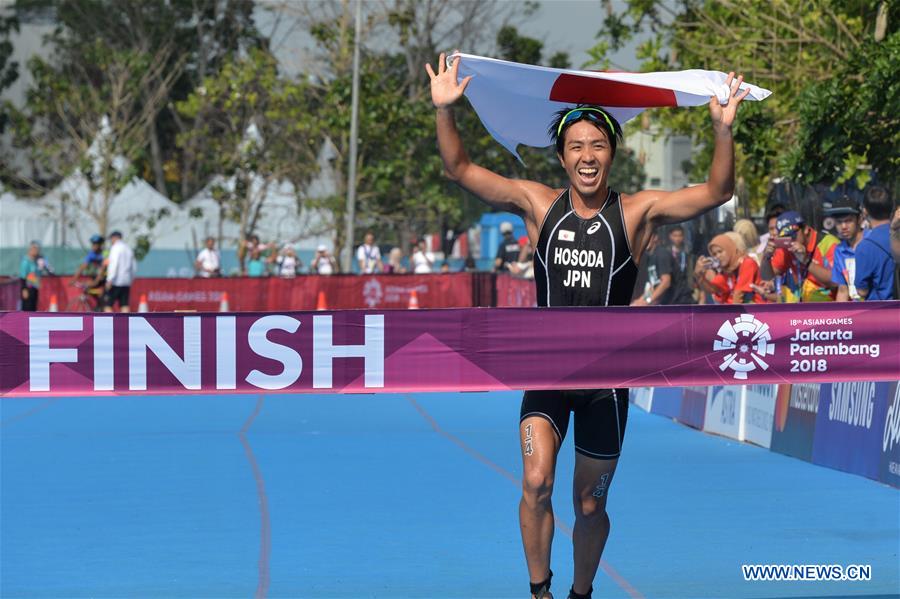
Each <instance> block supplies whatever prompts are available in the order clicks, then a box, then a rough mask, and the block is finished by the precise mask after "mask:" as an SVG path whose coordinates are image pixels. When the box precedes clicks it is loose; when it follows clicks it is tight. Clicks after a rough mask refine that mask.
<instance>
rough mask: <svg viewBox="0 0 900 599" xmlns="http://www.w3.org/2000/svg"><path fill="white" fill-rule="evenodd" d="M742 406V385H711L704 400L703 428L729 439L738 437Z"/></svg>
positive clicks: (739, 435)
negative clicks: (706, 398) (707, 396)
mask: <svg viewBox="0 0 900 599" xmlns="http://www.w3.org/2000/svg"><path fill="white" fill-rule="evenodd" d="M743 407H744V388H743V386H739V385H729V386H727V387H719V386H715V387H711V388H710V390H709V399H708V400H707V402H706V417H705V419H704V421H703V430H704V431H705V432H707V433H715V434H717V435H722V436H723V437H728V438H730V439H740V437H741V414H742V413H743Z"/></svg>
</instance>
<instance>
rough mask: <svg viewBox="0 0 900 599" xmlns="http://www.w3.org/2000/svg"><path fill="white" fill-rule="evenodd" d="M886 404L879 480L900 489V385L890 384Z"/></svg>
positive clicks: (880, 447) (880, 448)
mask: <svg viewBox="0 0 900 599" xmlns="http://www.w3.org/2000/svg"><path fill="white" fill-rule="evenodd" d="M886 403H887V409H886V410H885V418H884V427H883V429H882V433H881V439H880V445H879V447H878V449H879V453H880V454H881V459H880V460H879V464H878V480H880V481H881V482H883V483H885V484H888V485H891V486H894V487H900V383H890V386H889V387H888V392H887V402H886Z"/></svg>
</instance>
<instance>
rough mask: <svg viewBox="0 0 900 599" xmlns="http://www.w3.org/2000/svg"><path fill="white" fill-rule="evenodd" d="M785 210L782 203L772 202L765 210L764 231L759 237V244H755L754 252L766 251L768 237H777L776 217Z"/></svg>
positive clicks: (760, 253)
mask: <svg viewBox="0 0 900 599" xmlns="http://www.w3.org/2000/svg"><path fill="white" fill-rule="evenodd" d="M785 212H787V208H786V207H785V206H784V205H783V204H772V205H771V206H769V209H768V210H767V211H766V216H765V219H766V232H765V233H764V234H763V235H760V237H759V245H757V246H756V253H757V254H759V255H760V256H761V255H762V254H763V253H764V252H765V251H766V246H767V245H768V243H769V240H770V239H774V238H776V237H778V229H777V228H776V226H775V225H776V224H777V223H778V217H779V216H781V215H782V214H784V213H785Z"/></svg>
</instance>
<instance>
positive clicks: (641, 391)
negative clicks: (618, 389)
mask: <svg viewBox="0 0 900 599" xmlns="http://www.w3.org/2000/svg"><path fill="white" fill-rule="evenodd" d="M628 395H629V397H630V398H631V403H633V404H634V405H636V406H637V407H639V408H640V409H642V410H644V411H645V412H649V411H650V408H651V406H652V405H653V387H638V388H636V389H632V390H631V393H629V394H628Z"/></svg>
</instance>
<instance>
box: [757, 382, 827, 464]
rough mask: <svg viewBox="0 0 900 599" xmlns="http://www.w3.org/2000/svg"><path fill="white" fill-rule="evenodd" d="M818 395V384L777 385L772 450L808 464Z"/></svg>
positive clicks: (810, 455)
mask: <svg viewBox="0 0 900 599" xmlns="http://www.w3.org/2000/svg"><path fill="white" fill-rule="evenodd" d="M821 392H822V385H819V384H818V383H795V384H792V385H778V391H777V394H776V396H775V428H774V430H773V431H772V443H771V445H770V449H771V450H772V451H777V452H778V453H783V454H785V455H789V456H793V457H795V458H799V459H801V460H806V461H807V462H811V461H812V451H813V439H814V437H815V432H816V419H817V416H818V413H819V398H820V396H821Z"/></svg>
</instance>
